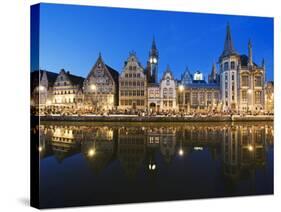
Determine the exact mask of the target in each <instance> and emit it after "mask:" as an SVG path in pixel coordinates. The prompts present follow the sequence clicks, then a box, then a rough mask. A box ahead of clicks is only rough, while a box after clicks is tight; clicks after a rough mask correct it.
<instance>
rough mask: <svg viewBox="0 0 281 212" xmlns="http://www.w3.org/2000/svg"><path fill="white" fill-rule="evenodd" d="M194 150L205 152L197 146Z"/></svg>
mask: <svg viewBox="0 0 281 212" xmlns="http://www.w3.org/2000/svg"><path fill="white" fill-rule="evenodd" d="M193 149H194V150H196V151H202V150H203V147H201V146H195V147H194V148H193Z"/></svg>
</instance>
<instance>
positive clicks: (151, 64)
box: [146, 37, 159, 83]
mask: <svg viewBox="0 0 281 212" xmlns="http://www.w3.org/2000/svg"><path fill="white" fill-rule="evenodd" d="M158 59H159V53H158V49H157V47H156V42H155V38H154V37H153V40H152V45H151V49H150V51H149V57H148V61H147V68H146V76H147V82H148V83H157V82H158Z"/></svg>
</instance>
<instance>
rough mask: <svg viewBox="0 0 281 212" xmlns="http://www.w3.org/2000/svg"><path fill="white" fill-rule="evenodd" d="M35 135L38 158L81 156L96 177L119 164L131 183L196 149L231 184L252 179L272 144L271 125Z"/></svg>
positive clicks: (50, 129) (51, 128) (63, 130)
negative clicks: (207, 155) (216, 162)
mask: <svg viewBox="0 0 281 212" xmlns="http://www.w3.org/2000/svg"><path fill="white" fill-rule="evenodd" d="M39 132H40V141H39V152H40V157H41V160H43V159H44V158H46V157H50V156H54V157H55V158H56V159H57V161H58V162H63V161H64V160H65V159H66V158H67V157H70V156H72V155H74V154H77V153H81V154H82V155H83V157H84V158H85V160H86V161H87V163H88V164H89V167H90V169H92V170H93V171H94V173H97V174H98V173H100V172H102V171H103V170H104V169H106V167H107V166H108V165H109V164H110V163H112V162H114V161H119V162H120V164H121V167H122V170H123V172H124V173H125V175H126V176H127V178H129V179H135V178H136V177H137V176H138V174H139V173H140V172H142V171H143V172H144V173H145V175H147V176H149V177H152V178H153V176H154V177H155V176H156V175H157V173H158V171H159V169H160V167H161V166H160V165H159V164H157V163H160V162H161V161H164V164H166V165H167V166H170V165H171V164H173V163H174V162H175V161H176V160H177V159H179V158H185V157H189V156H190V155H191V154H196V152H197V151H208V152H209V153H210V155H211V158H212V159H213V160H220V163H221V167H222V168H221V171H222V173H223V176H224V177H225V178H227V179H229V180H230V181H235V180H238V179H240V178H245V177H247V178H251V177H254V172H255V170H256V169H258V168H264V167H265V165H266V152H267V148H268V147H269V146H272V145H273V124H272V123H241V124H233V123H222V124H210V123H209V124H207V123H198V124H194V123H193V124H179V123H175V124H173V125H171V124H159V123H157V124H140V123H137V124H132V123H131V124H129V123H127V124H126V123H124V125H123V127H119V126H118V123H115V124H114V123H108V124H107V123H97V124H85V125H83V124H81V123H80V124H77V125H69V124H65V125H57V124H54V123H46V124H45V125H41V126H40V127H39ZM157 155H160V159H159V160H157Z"/></svg>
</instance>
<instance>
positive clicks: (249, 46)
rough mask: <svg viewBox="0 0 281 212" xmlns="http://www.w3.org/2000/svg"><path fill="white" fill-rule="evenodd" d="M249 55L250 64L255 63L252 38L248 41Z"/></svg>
mask: <svg viewBox="0 0 281 212" xmlns="http://www.w3.org/2000/svg"><path fill="white" fill-rule="evenodd" d="M248 57H249V61H248V65H250V66H252V65H253V51H252V42H251V39H249V41H248Z"/></svg>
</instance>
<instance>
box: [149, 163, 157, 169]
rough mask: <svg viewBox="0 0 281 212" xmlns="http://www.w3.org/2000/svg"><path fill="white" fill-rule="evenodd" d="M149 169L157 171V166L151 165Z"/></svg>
mask: <svg viewBox="0 0 281 212" xmlns="http://www.w3.org/2000/svg"><path fill="white" fill-rule="evenodd" d="M148 168H149V170H155V169H156V165H155V164H149V165H148Z"/></svg>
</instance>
